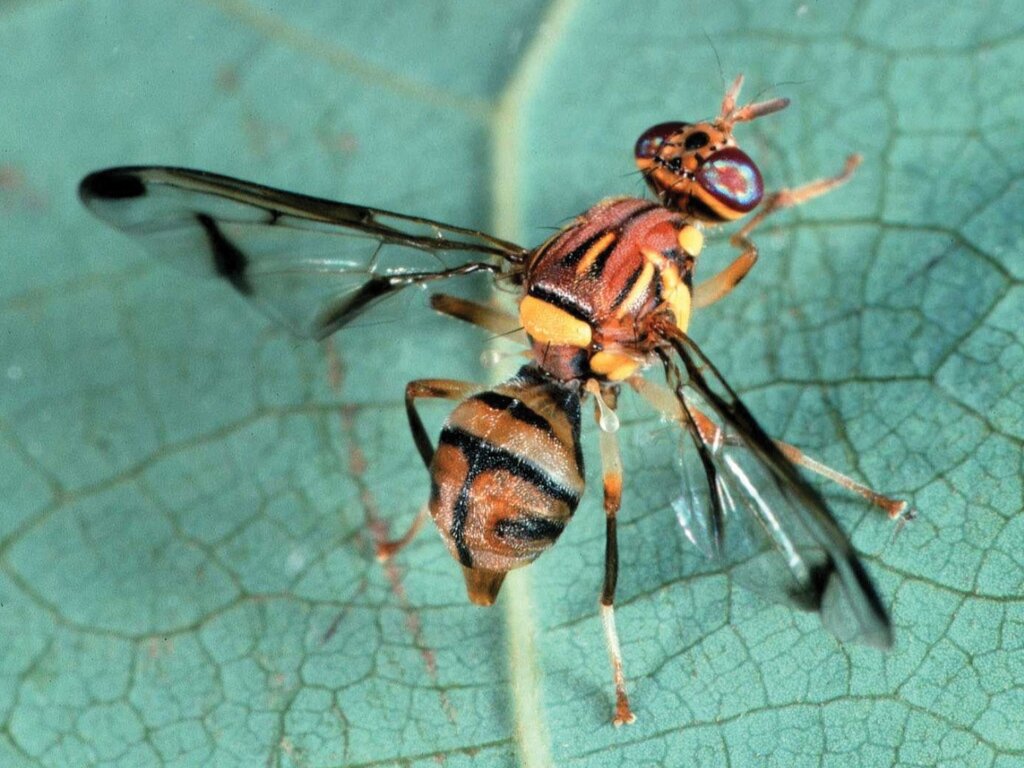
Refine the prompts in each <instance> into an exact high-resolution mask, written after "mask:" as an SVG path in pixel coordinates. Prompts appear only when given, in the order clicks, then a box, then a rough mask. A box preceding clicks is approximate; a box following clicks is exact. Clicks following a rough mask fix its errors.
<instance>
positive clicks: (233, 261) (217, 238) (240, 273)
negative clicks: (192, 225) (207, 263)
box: [196, 213, 253, 296]
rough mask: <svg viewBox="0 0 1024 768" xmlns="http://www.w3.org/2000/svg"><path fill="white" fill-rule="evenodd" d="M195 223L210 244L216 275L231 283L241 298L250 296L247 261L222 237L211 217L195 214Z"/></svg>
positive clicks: (222, 234)
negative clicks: (196, 222) (204, 233)
mask: <svg viewBox="0 0 1024 768" xmlns="http://www.w3.org/2000/svg"><path fill="white" fill-rule="evenodd" d="M196 221H198V222H199V226H201V227H202V228H203V231H204V232H206V239H207V241H208V242H209V243H210V253H211V254H212V255H213V266H214V268H215V269H216V270H217V274H218V275H220V276H221V277H223V278H224V279H225V280H227V281H228V282H229V283H231V285H233V286H234V287H235V290H236V291H238V292H239V293H240V294H242V295H243V296H251V295H252V292H253V290H252V283H250V282H249V278H248V277H246V274H245V268H246V267H247V266H248V264H249V259H248V258H247V257H246V255H245V254H244V253H242V252H241V251H240V250H239V249H238V247H237V246H236V245H235V244H234V243H232V242H231V241H230V240H228V239H227V238H226V237H225V236H224V233H223V232H221V231H220V227H218V226H217V222H216V221H214V220H213V218H212V217H210V216H207V215H206V214H205V213H197V214H196Z"/></svg>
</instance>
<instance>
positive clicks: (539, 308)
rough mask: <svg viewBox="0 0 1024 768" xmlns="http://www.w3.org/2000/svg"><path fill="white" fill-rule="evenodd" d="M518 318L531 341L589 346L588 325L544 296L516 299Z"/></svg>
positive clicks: (583, 347)
mask: <svg viewBox="0 0 1024 768" xmlns="http://www.w3.org/2000/svg"><path fill="white" fill-rule="evenodd" d="M519 322H520V323H522V325H523V328H524V329H525V330H526V332H527V333H528V334H529V335H530V338H532V339H533V340H534V341H539V342H541V343H542V344H555V345H557V346H563V345H564V346H569V347H579V348H581V349H585V348H586V347H589V346H590V341H591V338H592V331H591V329H590V326H589V325H588V324H587V323H585V322H584V321H583V320H580V319H579V318H578V317H573V316H572V315H570V314H569V313H568V312H566V311H565V310H564V309H560V308H558V307H556V306H555V305H554V304H549V303H548V302H546V301H544V300H543V299H538V298H536V297H534V296H526V297H525V298H523V300H522V301H521V302H519Z"/></svg>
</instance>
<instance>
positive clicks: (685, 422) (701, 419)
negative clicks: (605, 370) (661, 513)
mask: <svg viewBox="0 0 1024 768" xmlns="http://www.w3.org/2000/svg"><path fill="white" fill-rule="evenodd" d="M629 384H630V386H631V387H633V389H634V390H636V391H637V393H639V394H640V396H641V397H643V398H644V400H646V401H647V402H648V403H649V404H650V405H651V406H652V407H653V408H654V409H655V410H656V411H658V413H660V414H661V415H662V416H664V417H665V418H667V419H670V420H672V421H674V422H676V423H677V424H679V425H681V426H682V427H683V428H684V429H692V428H696V431H697V433H698V436H699V438H700V440H701V442H703V443H704V444H705V445H712V444H714V443H715V441H716V440H717V439H721V438H720V437H719V436H718V434H717V433H718V426H717V425H716V424H715V423H714V422H713V421H712V420H711V419H710V418H709V417H708V416H707V415H705V414H704V413H703V412H702V411H701V410H700V409H698V408H697V407H696V406H694V405H693V403H690V404H689V411H690V418H687V415H686V414H684V413H683V412H682V409H681V408H680V406H679V401H678V400H677V399H676V397H675V395H674V394H673V393H672V392H671V391H670V390H669V389H667V388H666V387H663V386H661V385H659V384H656V383H654V382H652V381H647V379H644V378H643V377H640V376H634V377H633V378H631V379H630V380H629ZM690 419H692V424H693V427H691V426H690V424H691V421H690ZM724 439H725V440H726V441H727V442H728V441H729V436H728V435H726V436H725V438H724ZM772 442H774V443H775V445H776V446H778V448H779V450H780V451H782V454H783V455H784V456H785V457H786V458H787V459H789V460H790V461H791V462H793V463H794V464H796V465H797V466H800V467H803V468H804V469H806V470H809V471H810V472H814V473H815V474H816V475H821V476H822V477H824V478H825V479H827V480H831V481H832V482H833V483H835V484H836V485H838V486H840V487H842V488H845V489H846V490H848V491H852V492H853V493H856V494H857V495H859V496H862V497H863V498H865V499H867V500H868V501H869V502H870V503H871V504H872V505H873V506H875V507H878V508H879V509H881V510H882V511H884V512H885V513H886V515H888V517H889V518H890V519H891V520H910V519H912V518H913V517H914V512H913V510H909V509H908V504H907V502H906V501H904V500H903V499H894V498H892V497H891V496H885V495H883V494H881V493H879V492H878V491H876V490H874V489H873V488H869V487H868V486H866V485H864V484H863V483H858V482H857V481H856V480H854V479H853V478H852V477H849V476H848V475H844V474H843V473H842V472H840V471H838V470H836V469H833V468H832V467H830V466H828V465H827V464H823V463H821V462H820V461H818V460H817V459H813V458H811V457H810V456H808V455H807V454H805V453H804V452H803V451H801V450H800V449H799V448H797V447H795V446H792V445H790V444H789V443H784V442H782V441H781V440H773V441H772Z"/></svg>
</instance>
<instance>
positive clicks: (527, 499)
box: [430, 369, 584, 604]
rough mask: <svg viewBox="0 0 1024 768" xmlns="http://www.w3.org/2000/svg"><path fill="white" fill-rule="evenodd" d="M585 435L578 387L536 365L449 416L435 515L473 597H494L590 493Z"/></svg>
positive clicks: (437, 460)
mask: <svg viewBox="0 0 1024 768" xmlns="http://www.w3.org/2000/svg"><path fill="white" fill-rule="evenodd" d="M579 435H580V401H579V396H578V395H577V393H576V391H575V389H573V388H570V387H566V386H563V385H561V384H557V383H554V382H551V381H549V380H546V379H543V378H541V377H540V376H539V375H538V373H537V372H535V371H531V370H530V369H524V370H523V371H521V372H520V373H519V375H517V376H516V377H515V378H513V379H511V380H510V381H508V382H506V383H505V384H503V385H501V386H499V387H497V388H495V389H493V390H490V391H488V392H483V393H481V394H479V395H476V396H474V397H471V398H469V399H468V400H465V401H463V402H462V403H460V404H459V405H458V406H457V407H456V408H455V410H454V411H453V412H452V414H451V416H449V418H448V421H447V422H446V423H445V425H444V428H443V429H442V431H441V439H440V441H439V444H438V447H437V450H436V452H435V454H434V459H433V462H432V464H431V468H430V472H431V481H432V484H431V498H430V512H431V515H432V516H433V518H434V522H435V523H436V524H437V526H438V528H439V529H440V531H441V535H442V536H443V538H444V540H445V542H446V544H447V545H448V548H449V550H450V551H451V553H452V555H453V556H454V557H455V558H456V559H457V560H458V561H459V562H460V563H461V564H462V565H463V567H464V569H465V572H466V579H467V586H468V587H469V593H470V598H471V599H472V600H473V601H474V602H477V603H482V604H490V603H492V602H493V601H494V597H495V596H496V594H497V591H498V588H499V587H500V585H501V579H502V578H503V576H504V574H505V573H507V572H508V571H510V570H512V569H513V568H519V567H521V566H524V565H527V564H529V563H531V562H532V561H533V560H534V559H536V557H537V556H538V555H540V553H541V552H543V551H544V550H546V549H547V548H548V547H550V546H551V545H552V544H554V543H555V540H556V539H557V538H558V537H559V535H560V534H561V533H562V530H563V529H564V528H565V526H566V524H567V523H568V522H569V520H570V518H571V517H572V514H573V512H575V510H576V506H577V505H578V504H579V500H580V496H581V495H582V494H583V483H584V481H583V458H582V455H581V453H580V443H579Z"/></svg>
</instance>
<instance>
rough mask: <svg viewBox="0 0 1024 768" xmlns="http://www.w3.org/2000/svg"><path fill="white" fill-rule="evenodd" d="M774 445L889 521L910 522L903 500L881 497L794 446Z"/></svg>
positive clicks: (910, 513)
mask: <svg viewBox="0 0 1024 768" xmlns="http://www.w3.org/2000/svg"><path fill="white" fill-rule="evenodd" d="M774 442H775V445H777V446H778V447H779V450H780V451H782V455H783V456H785V457H786V458H787V459H789V460H790V461H791V462H793V463H794V464H796V465H798V466H801V467H803V468H804V469H806V470H809V471H811V472H814V473H815V474H816V475H821V476H822V477H824V478H826V479H828V480H831V481H832V482H833V483H835V484H836V485H838V486H840V487H842V488H845V489H846V490H848V491H852V492H853V493H856V494H858V495H859V496H863V497H864V498H865V499H867V500H868V501H869V502H871V504H873V505H874V506H876V507H878V508H879V509H881V510H883V511H884V512H885V513H886V514H887V515H888V516H889V519H890V520H912V519H913V518H914V516H915V513H914V510H912V509H908V507H909V505H908V504H907V502H906V501H904V500H903V499H894V498H892V497H891V496H883V495H882V494H880V493H879V492H878V491H876V490H874V489H873V488H869V487H868V486H866V485H864V484H863V483H858V482H857V481H856V480H854V479H853V478H852V477H850V476H848V475H844V474H843V473H842V472H840V471H838V470H835V469H832V467H830V466H828V465H827V464H822V463H821V462H820V461H818V460H817V459H813V458H811V457H810V456H808V455H807V454H806V453H804V452H803V451H801V450H800V449H799V448H797V447H796V446H794V445H790V444H789V443H784V442H782V441H781V440H775V441H774Z"/></svg>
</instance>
